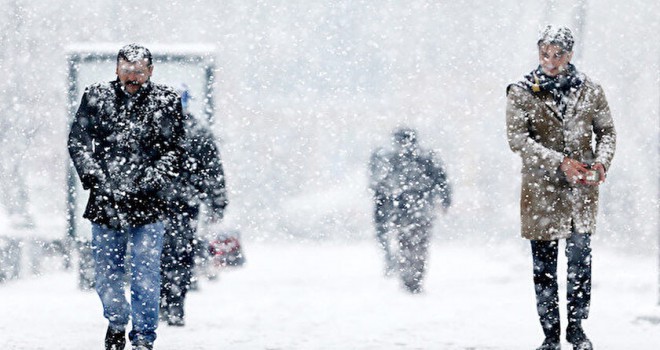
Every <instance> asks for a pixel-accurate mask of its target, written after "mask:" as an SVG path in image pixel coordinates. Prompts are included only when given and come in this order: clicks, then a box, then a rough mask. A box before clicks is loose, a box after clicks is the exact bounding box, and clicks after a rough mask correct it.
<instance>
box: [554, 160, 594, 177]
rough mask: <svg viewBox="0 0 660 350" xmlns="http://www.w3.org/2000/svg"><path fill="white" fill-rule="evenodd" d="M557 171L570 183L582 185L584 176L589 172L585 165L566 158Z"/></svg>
mask: <svg viewBox="0 0 660 350" xmlns="http://www.w3.org/2000/svg"><path fill="white" fill-rule="evenodd" d="M559 169H561V171H563V172H564V174H565V175H566V178H567V179H568V181H569V182H571V183H584V178H585V175H586V174H587V171H589V169H588V168H587V165H586V164H584V163H582V162H578V161H577V160H575V159H571V158H568V157H564V160H563V161H562V162H561V165H560V166H559Z"/></svg>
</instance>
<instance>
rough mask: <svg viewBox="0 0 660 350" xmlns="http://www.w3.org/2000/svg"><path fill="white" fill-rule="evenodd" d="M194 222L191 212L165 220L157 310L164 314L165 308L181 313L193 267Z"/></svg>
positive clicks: (195, 225) (195, 215)
mask: <svg viewBox="0 0 660 350" xmlns="http://www.w3.org/2000/svg"><path fill="white" fill-rule="evenodd" d="M196 219H197V213H196V212H195V213H180V214H177V215H172V216H171V217H170V218H168V220H166V225H165V237H164V242H163V254H162V256H161V288H160V297H161V299H160V300H161V308H163V309H164V310H167V308H168V306H178V308H177V309H178V310H181V311H179V312H182V309H183V302H184V299H185V297H186V294H187V293H188V289H190V283H191V280H192V277H193V267H194V265H195V234H196V231H197V220H196ZM177 316H183V315H177Z"/></svg>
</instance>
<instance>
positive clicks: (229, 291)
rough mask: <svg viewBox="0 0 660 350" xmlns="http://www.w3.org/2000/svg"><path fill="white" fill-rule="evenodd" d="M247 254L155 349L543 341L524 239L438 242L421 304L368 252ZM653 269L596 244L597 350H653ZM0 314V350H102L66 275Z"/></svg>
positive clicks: (514, 345)
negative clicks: (493, 241)
mask: <svg viewBox="0 0 660 350" xmlns="http://www.w3.org/2000/svg"><path fill="white" fill-rule="evenodd" d="M245 245H246V247H245V253H246V256H247V259H248V263H247V264H246V265H245V266H244V267H243V268H240V269H236V270H227V271H223V272H222V273H221V276H220V279H219V280H217V281H202V283H201V285H200V290H199V291H197V292H193V293H191V294H190V296H189V298H188V305H187V325H186V326H185V327H184V328H172V327H168V326H166V325H163V324H161V327H160V328H159V330H158V339H157V341H156V349H159V350H166V349H287V350H288V349H450V350H451V349H507V350H512V349H513V350H515V349H533V348H535V347H536V346H538V345H539V344H540V342H541V338H542V335H541V330H540V328H539V325H538V322H537V317H536V312H535V306H534V295H533V287H532V281H531V261H530V258H529V249H528V247H527V244H526V242H524V241H523V240H520V241H514V243H506V244H478V243H466V242H440V241H438V242H435V243H434V246H433V247H432V251H431V262H430V269H429V272H428V278H427V281H426V292H425V293H423V294H421V295H409V294H407V293H405V292H404V291H403V290H402V289H401V288H400V287H399V285H398V282H397V280H396V279H392V278H390V279H388V278H385V277H383V275H382V271H381V264H380V263H381V260H380V255H379V252H378V251H377V249H376V248H375V245H374V244H373V243H372V242H357V243H354V244H352V245H348V244H337V243H293V242H292V243H268V242H265V243H264V242H261V243H251V242H246V244H245ZM562 258H563V257H562ZM560 264H563V265H562V266H565V259H563V260H560ZM657 266H658V263H657V260H656V258H655V257H654V256H652V255H644V256H640V255H627V254H623V253H621V252H619V251H617V250H614V249H613V248H609V247H605V246H601V245H600V244H598V243H596V244H595V246H594V271H593V273H594V286H593V302H592V310H591V318H590V319H589V320H588V321H586V322H585V329H586V331H587V333H588V335H589V336H590V337H591V339H592V340H593V342H594V344H595V346H596V348H597V349H599V350H605V349H617V350H620V349H648V350H652V349H659V348H660V307H658V306H657V304H656V303H657V299H658V295H657V289H658V287H657V280H656V276H657ZM560 276H561V278H562V279H563V278H564V276H565V273H563V274H562V275H560ZM562 288H565V285H562ZM562 290H565V289H562ZM562 294H563V292H562ZM562 302H563V301H562ZM562 312H563V313H564V314H565V312H564V309H562ZM0 314H1V315H2V317H0V349H7V350H27V349H29V350H37V349H48V350H57V349H67V350H71V349H85V350H87V349H102V348H103V336H104V334H105V327H106V322H105V320H104V319H103V317H102V315H101V305H100V302H99V300H98V297H97V296H96V294H95V293H94V292H82V291H80V290H78V289H77V282H76V276H75V274H74V273H72V272H62V271H56V272H53V273H48V274H45V275H43V276H41V277H30V278H25V279H22V280H17V281H12V282H9V283H5V284H2V285H0ZM563 346H564V348H565V349H570V346H569V345H568V344H567V343H565V344H563Z"/></svg>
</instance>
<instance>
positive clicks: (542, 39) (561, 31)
mask: <svg viewBox="0 0 660 350" xmlns="http://www.w3.org/2000/svg"><path fill="white" fill-rule="evenodd" d="M574 43H575V39H574V38H573V32H571V30H570V29H569V28H568V27H560V26H553V25H552V24H548V25H547V26H545V28H543V30H541V32H540V33H539V41H538V42H537V45H538V46H541V45H548V44H551V45H557V46H559V47H561V48H562V49H563V50H564V51H567V52H571V51H573V44H574Z"/></svg>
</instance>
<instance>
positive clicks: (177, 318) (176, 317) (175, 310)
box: [167, 301, 186, 327]
mask: <svg viewBox="0 0 660 350" xmlns="http://www.w3.org/2000/svg"><path fill="white" fill-rule="evenodd" d="M167 324H168V325H169V326H176V327H183V326H185V325H186V322H185V320H184V318H183V301H181V302H178V303H172V304H170V305H169V308H168V311H167Z"/></svg>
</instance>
